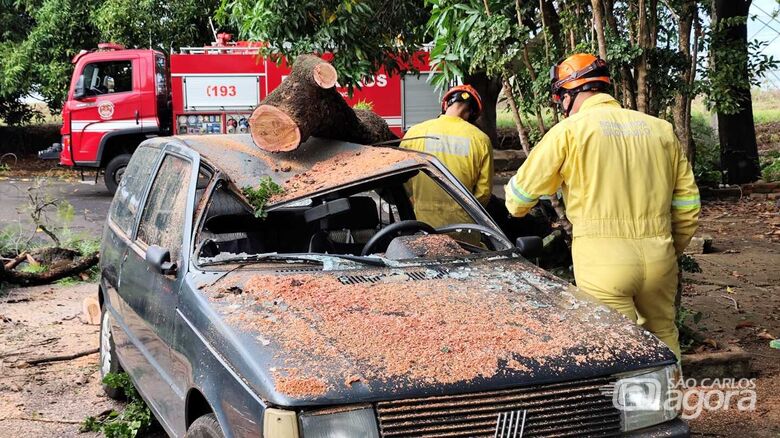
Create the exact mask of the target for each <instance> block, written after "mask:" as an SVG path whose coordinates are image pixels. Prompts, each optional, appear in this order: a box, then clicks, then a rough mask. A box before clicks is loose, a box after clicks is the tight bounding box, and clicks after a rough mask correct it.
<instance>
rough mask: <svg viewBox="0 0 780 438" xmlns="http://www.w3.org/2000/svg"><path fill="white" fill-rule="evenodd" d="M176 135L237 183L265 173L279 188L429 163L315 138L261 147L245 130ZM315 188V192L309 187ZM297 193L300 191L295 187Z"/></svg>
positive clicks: (390, 150) (334, 182) (253, 181)
mask: <svg viewBox="0 0 780 438" xmlns="http://www.w3.org/2000/svg"><path fill="white" fill-rule="evenodd" d="M175 138H176V139H178V140H179V141H180V142H182V143H184V144H185V145H186V146H188V147H189V148H191V149H193V150H195V151H196V152H198V154H200V156H201V158H202V159H203V160H205V161H206V162H207V163H209V164H210V165H211V166H213V167H215V168H217V169H219V170H220V171H222V172H223V173H224V174H225V175H227V176H228V177H229V178H230V179H231V180H232V181H233V182H234V183H235V184H236V185H237V186H238V187H246V186H250V187H254V186H256V185H257V184H258V183H259V181H260V179H261V178H263V177H265V176H268V177H270V178H271V179H272V180H273V181H274V182H275V183H277V184H279V185H281V186H283V187H284V186H286V185H288V186H289V185H290V184H291V183H293V182H295V183H304V184H308V185H310V186H311V188H312V189H326V188H328V187H336V186H340V185H343V183H348V182H352V181H360V180H363V179H366V178H370V177H372V176H377V175H380V174H383V173H388V172H395V171H398V170H403V169H405V168H409V169H411V168H414V167H419V166H420V165H424V164H429V163H430V161H429V157H428V156H427V155H426V154H421V153H418V152H414V151H409V150H406V149H400V148H397V147H379V146H366V145H359V144H356V143H349V142H345V141H339V140H331V139H323V138H316V137H312V138H310V139H309V140H307V141H306V142H305V143H303V144H301V145H300V146H299V147H298V148H297V149H296V150H294V151H291V152H268V151H265V150H263V149H260V148H259V147H257V146H256V145H255V144H254V142H253V141H252V137H251V136H250V135H249V134H232V135H213V136H212V135H183V136H176V137H175ZM315 166H316V167H315ZM327 174H331V175H329V176H328V175H327ZM326 176H327V177H326ZM296 185H300V184H296ZM314 191H319V190H310V192H312V193H313V192H314ZM298 192H300V190H296V191H294V193H298ZM290 195H293V192H291V193H290ZM301 195H303V194H301ZM296 197H297V196H296ZM293 198H294V197H293V196H291V197H289V199H293Z"/></svg>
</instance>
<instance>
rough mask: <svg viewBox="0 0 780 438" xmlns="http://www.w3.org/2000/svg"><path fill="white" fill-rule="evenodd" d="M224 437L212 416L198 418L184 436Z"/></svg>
mask: <svg viewBox="0 0 780 438" xmlns="http://www.w3.org/2000/svg"><path fill="white" fill-rule="evenodd" d="M224 436H225V435H224V434H223V433H222V428H221V427H219V422H218V421H217V417H216V416H214V414H206V415H204V416H202V417H198V419H196V420H195V421H193V422H192V425H190V428H189V429H187V434H185V435H184V437H185V438H223V437H224Z"/></svg>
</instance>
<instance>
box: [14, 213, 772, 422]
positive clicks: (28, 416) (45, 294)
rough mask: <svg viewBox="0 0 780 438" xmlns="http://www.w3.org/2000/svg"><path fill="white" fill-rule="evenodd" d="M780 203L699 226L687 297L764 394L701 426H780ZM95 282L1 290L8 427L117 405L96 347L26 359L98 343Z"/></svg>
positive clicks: (705, 417)
mask: <svg viewBox="0 0 780 438" xmlns="http://www.w3.org/2000/svg"><path fill="white" fill-rule="evenodd" d="M779 211H780V210H778V205H777V204H776V203H775V202H763V203H758V202H753V201H744V202H739V203H733V202H732V203H708V204H706V205H705V207H704V211H703V215H702V219H701V232H700V234H709V235H711V236H712V237H713V239H714V248H715V252H714V253H711V254H704V255H696V256H695V259H696V260H697V261H698V263H699V265H700V266H701V268H702V271H703V272H701V273H697V274H686V275H685V278H686V283H687V286H686V288H685V295H684V299H683V304H684V305H685V306H686V307H688V308H690V309H692V310H694V311H700V312H702V313H703V318H702V320H701V321H700V322H699V324H697V325H694V327H695V328H697V329H698V330H699V331H700V332H701V333H702V335H703V336H704V337H705V338H710V339H714V340H716V341H718V342H720V343H723V344H735V345H739V346H740V347H742V348H743V349H744V350H746V351H748V352H750V353H751V354H752V356H753V369H754V375H755V378H756V390H757V403H756V409H755V411H753V412H747V413H740V412H737V411H735V410H733V409H732V410H728V411H721V412H715V413H710V412H704V413H703V414H702V415H701V417H699V418H698V419H695V420H692V421H690V425H691V427H692V429H693V431H694V436H734V434H735V433H737V435H736V436H742V437H747V436H752V437H769V436H778V434H780V351H778V350H773V349H770V348H769V340H768V339H767V338H768V337H770V335H771V336H772V337H774V336H778V335H780V322H779V321H780V294H779V293H780V213H779ZM95 289H96V285H95V284H81V285H77V286H71V287H62V286H42V287H34V288H27V289H12V290H10V291H8V293H7V295H5V296H4V297H2V298H0V436H2V437H6V436H36V437H67V436H76V435H78V436H85V437H88V436H94V434H79V432H78V429H79V423H81V421H83V419H84V418H85V417H86V416H88V415H98V414H99V413H101V412H103V411H105V410H107V409H111V408H116V407H118V406H119V405H118V404H117V403H116V402H113V401H111V400H109V399H108V398H106V397H105V396H104V395H103V392H102V390H101V388H100V384H99V372H98V355H97V354H90V355H86V356H84V357H81V358H78V359H74V360H70V361H62V362H53V363H50V364H45V365H37V366H26V367H25V366H23V362H24V361H28V360H31V359H34V358H40V357H45V356H51V355H62V354H72V353H77V352H81V351H85V350H89V349H93V348H96V347H97V346H98V326H95V325H88V324H86V323H85V321H84V320H83V318H82V316H81V301H82V299H83V298H84V297H86V296H88V295H90V294H94V293H95ZM734 302H736V303H737V306H736V307H737V308H738V310H737V309H736V308H735V304H734ZM159 434H160V432H159V431H157V432H155V435H159Z"/></svg>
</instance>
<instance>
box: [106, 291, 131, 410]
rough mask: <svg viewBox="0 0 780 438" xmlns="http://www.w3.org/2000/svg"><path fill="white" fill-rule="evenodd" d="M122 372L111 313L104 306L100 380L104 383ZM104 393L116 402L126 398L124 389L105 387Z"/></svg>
mask: <svg viewBox="0 0 780 438" xmlns="http://www.w3.org/2000/svg"><path fill="white" fill-rule="evenodd" d="M120 372H122V367H121V366H120V365H119V359H118V358H117V355H116V346H115V345H114V335H112V334H111V312H109V311H108V310H106V306H103V307H102V308H101V309H100V380H101V381H102V380H103V378H104V377H106V375H107V374H109V373H120ZM103 391H105V393H106V395H107V396H108V397H109V398H112V399H114V400H121V399H123V398H124V396H125V394H124V391H122V388H112V387H110V386H108V385H103Z"/></svg>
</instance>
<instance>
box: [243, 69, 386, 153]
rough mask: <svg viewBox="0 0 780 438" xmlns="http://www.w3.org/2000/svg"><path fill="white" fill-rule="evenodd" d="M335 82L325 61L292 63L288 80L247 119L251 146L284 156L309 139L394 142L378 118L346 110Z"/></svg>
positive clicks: (334, 73) (332, 72)
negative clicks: (282, 153)
mask: <svg viewBox="0 0 780 438" xmlns="http://www.w3.org/2000/svg"><path fill="white" fill-rule="evenodd" d="M337 79H338V75H337V74H336V69H334V68H333V66H332V65H330V63H328V62H327V61H325V60H323V59H321V58H319V57H317V56H315V55H301V56H298V57H297V58H295V62H294V63H293V66H292V70H291V71H290V75H289V76H287V78H286V79H285V80H284V81H282V84H281V85H280V86H279V87H277V88H276V89H275V90H274V91H273V92H271V94H269V95H268V96H267V97H266V98H265V99H263V101H262V102H260V105H259V106H258V107H257V108H255V110H254V112H253V113H252V117H251V118H250V119H249V124H250V132H251V133H252V139H253V140H254V142H255V143H256V144H257V145H258V146H259V147H260V148H261V149H264V150H267V151H270V152H284V151H291V150H294V149H296V148H297V147H298V146H299V145H300V144H301V143H303V142H305V141H306V140H307V139H308V138H309V137H312V136H316V137H325V138H332V139H336V140H344V141H350V142H354V143H361V144H372V143H378V142H382V141H386V140H391V139H394V138H396V136H395V135H393V133H392V132H391V131H390V129H389V128H388V126H387V123H386V122H385V121H384V120H382V118H381V117H379V116H377V115H376V114H374V113H372V112H370V111H360V112H356V111H354V110H353V109H352V108H350V106H349V105H348V104H347V102H346V101H345V100H344V98H343V97H342V96H341V94H339V92H338V90H336V81H337ZM369 113H370V114H369Z"/></svg>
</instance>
